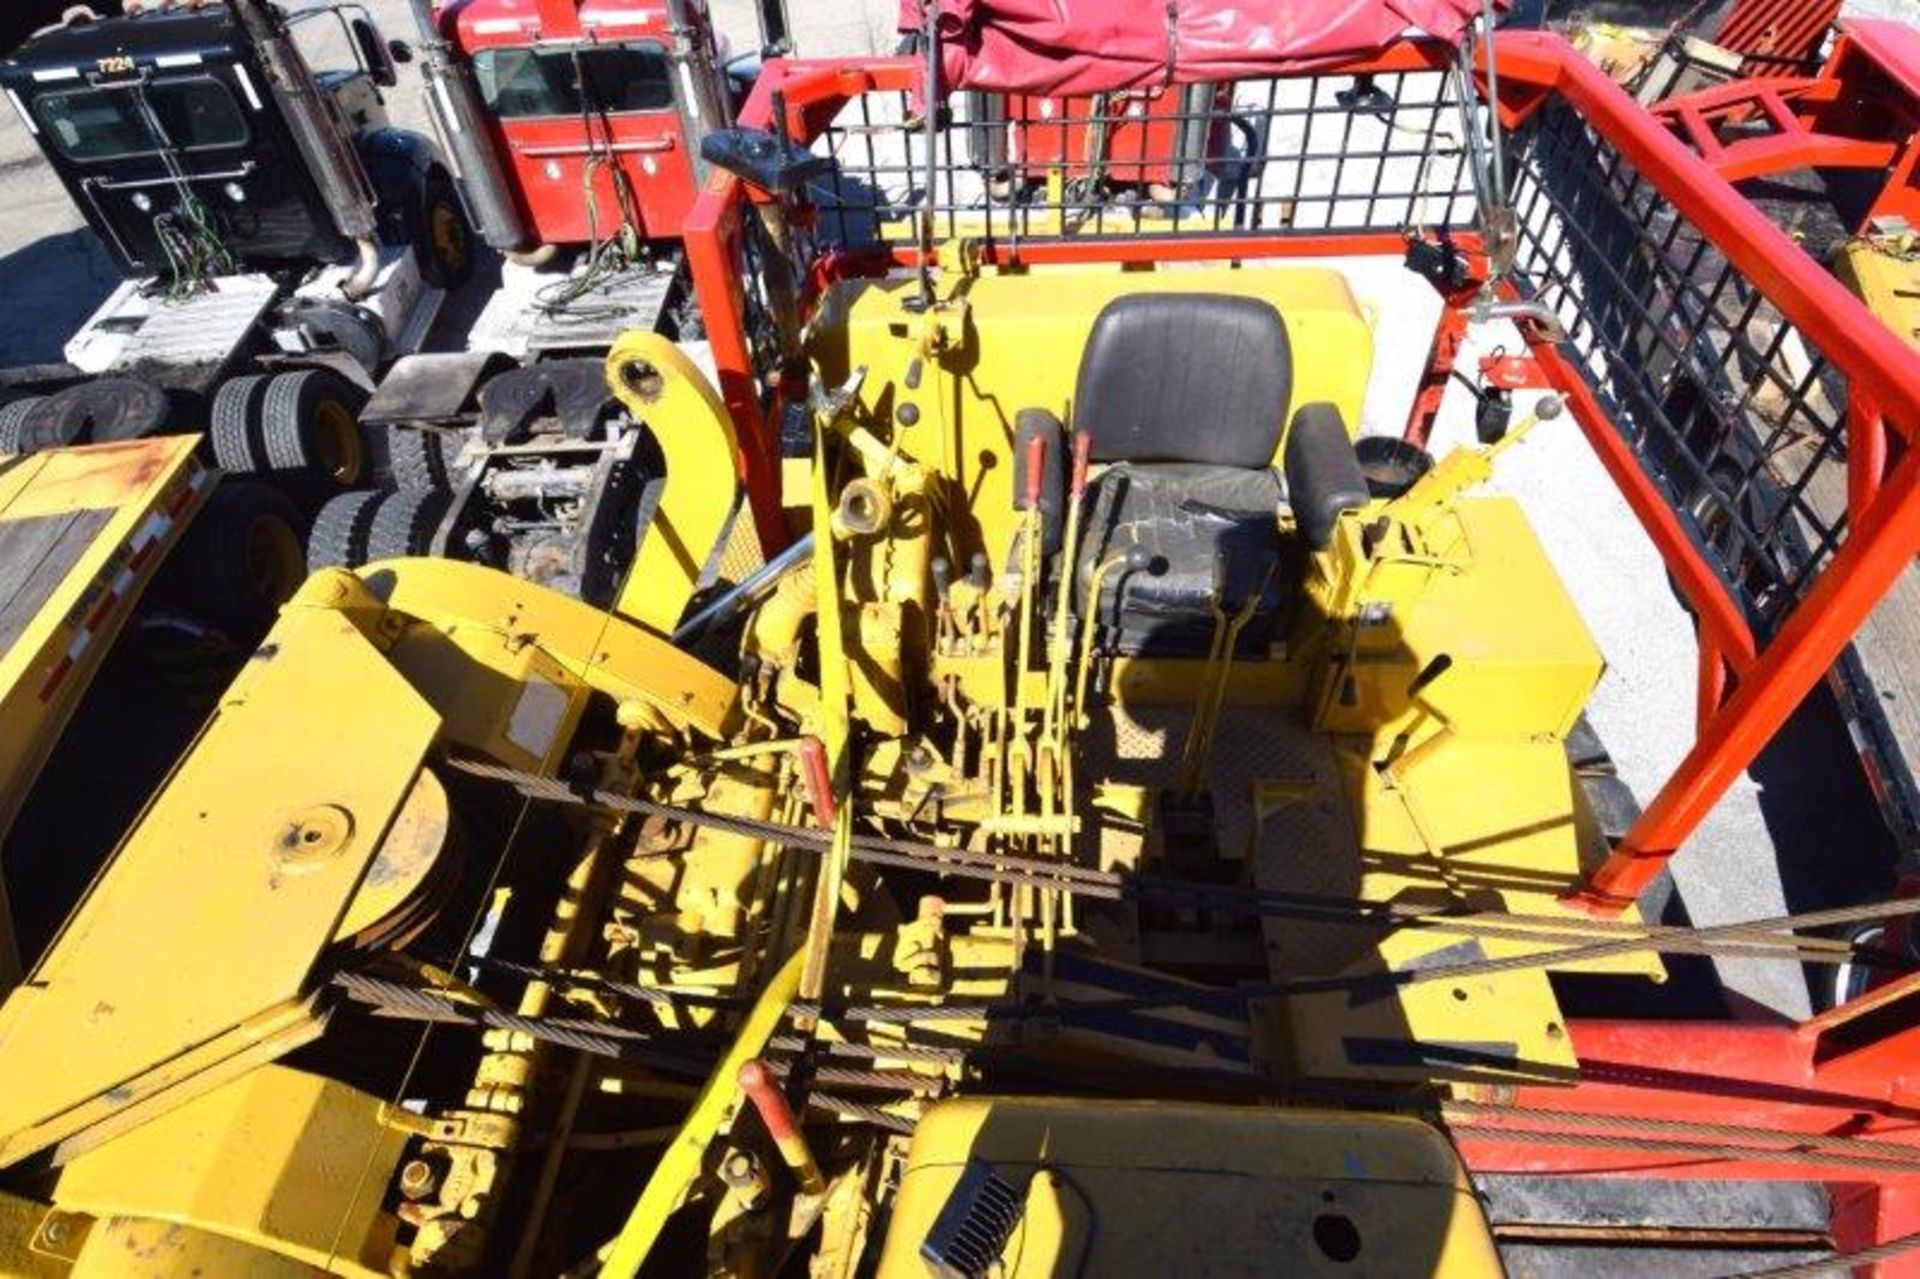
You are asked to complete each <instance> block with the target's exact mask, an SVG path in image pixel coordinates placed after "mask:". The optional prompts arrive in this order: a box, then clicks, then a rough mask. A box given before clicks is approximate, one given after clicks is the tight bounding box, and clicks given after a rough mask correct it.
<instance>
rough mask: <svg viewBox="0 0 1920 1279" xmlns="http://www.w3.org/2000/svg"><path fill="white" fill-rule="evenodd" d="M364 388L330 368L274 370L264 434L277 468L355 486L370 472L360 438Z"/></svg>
mask: <svg viewBox="0 0 1920 1279" xmlns="http://www.w3.org/2000/svg"><path fill="white" fill-rule="evenodd" d="M366 402H367V396H366V392H364V391H362V390H361V389H360V388H359V387H357V386H355V385H354V384H353V383H351V382H349V381H347V380H346V379H345V378H343V377H341V376H340V375H339V374H338V373H332V372H329V371H327V370H326V369H299V370H297V371H295V372H291V373H280V374H276V375H275V376H274V378H273V380H272V381H271V382H269V383H268V384H267V398H266V403H265V405H264V407H263V408H262V410H261V438H262V439H263V440H264V441H265V443H266V449H267V461H268V463H269V464H270V465H271V466H272V468H273V469H274V470H276V471H305V472H307V473H308V474H309V475H311V476H312V477H313V478H315V479H317V480H320V481H321V482H322V483H324V484H327V485H329V486H331V487H334V488H352V487H353V486H354V485H356V484H358V483H360V482H361V481H362V479H363V478H364V477H365V475H366V473H367V448H366V443H365V441H364V440H362V439H361V436H360V410H361V409H362V408H363V407H365V405H366Z"/></svg>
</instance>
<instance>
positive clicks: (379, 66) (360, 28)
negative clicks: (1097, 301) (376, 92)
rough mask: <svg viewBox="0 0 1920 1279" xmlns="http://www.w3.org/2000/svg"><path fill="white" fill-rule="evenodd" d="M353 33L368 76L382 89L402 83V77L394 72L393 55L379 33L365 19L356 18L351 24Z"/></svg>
mask: <svg viewBox="0 0 1920 1279" xmlns="http://www.w3.org/2000/svg"><path fill="white" fill-rule="evenodd" d="M349 25H350V27H351V29H352V31H353V43H354V44H355V45H356V46H358V47H359V50H360V63H361V65H362V66H364V67H366V69H367V74H368V75H371V76H372V77H373V82H374V83H375V84H377V85H379V86H380V87H381V88H382V89H391V88H393V87H394V86H395V85H397V84H399V83H400V75H399V73H398V72H397V71H395V70H394V66H393V62H394V59H393V55H392V54H391V53H389V52H387V46H386V43H385V42H384V41H382V40H381V39H380V33H379V31H377V30H375V29H374V25H373V23H371V22H369V21H367V20H366V19H365V18H355V19H353V21H352V22H351V23H350V24H349Z"/></svg>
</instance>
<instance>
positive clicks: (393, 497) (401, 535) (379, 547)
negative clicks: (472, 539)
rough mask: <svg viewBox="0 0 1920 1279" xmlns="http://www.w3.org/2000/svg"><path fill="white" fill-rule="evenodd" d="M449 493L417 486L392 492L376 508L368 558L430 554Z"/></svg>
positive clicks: (402, 557) (398, 557)
mask: <svg viewBox="0 0 1920 1279" xmlns="http://www.w3.org/2000/svg"><path fill="white" fill-rule="evenodd" d="M448 505H449V500H448V495H447V494H445V493H438V492H428V491H420V490H415V491H413V492H403V493H389V494H387V495H386V497H385V498H383V499H382V500H381V502H380V508H379V509H378V510H377V511H375V512H374V516H373V528H372V529H371V530H370V531H369V532H368V533H367V562H368V563H373V562H375V561H377V560H395V559H405V558H407V557H409V556H415V555H428V554H431V553H432V550H433V535H434V533H435V532H436V531H438V529H439V527H440V521H441V519H442V518H443V517H444V516H445V515H446V513H447V506H448Z"/></svg>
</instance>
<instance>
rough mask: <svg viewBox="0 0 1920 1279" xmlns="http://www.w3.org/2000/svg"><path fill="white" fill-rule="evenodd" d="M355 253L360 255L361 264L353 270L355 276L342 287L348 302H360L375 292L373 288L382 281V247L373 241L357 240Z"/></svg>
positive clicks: (354, 246) (354, 243)
mask: <svg viewBox="0 0 1920 1279" xmlns="http://www.w3.org/2000/svg"><path fill="white" fill-rule="evenodd" d="M353 248H354V252H356V253H358V254H359V255H360V264H359V265H358V266H356V267H354V268H353V274H352V275H350V276H348V277H347V282H346V283H345V284H342V285H341V286H340V292H341V293H343V294H345V295H346V298H347V301H349V302H358V301H360V300H361V299H362V298H365V297H367V296H368V295H370V294H371V293H372V292H373V286H374V285H375V284H376V283H378V282H379V279H380V246H379V245H378V244H375V243H374V242H373V241H372V240H355V241H354V242H353Z"/></svg>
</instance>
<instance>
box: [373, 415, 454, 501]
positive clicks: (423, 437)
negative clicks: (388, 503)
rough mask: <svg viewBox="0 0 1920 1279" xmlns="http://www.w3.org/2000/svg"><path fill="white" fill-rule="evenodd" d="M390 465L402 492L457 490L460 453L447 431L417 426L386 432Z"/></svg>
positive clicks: (394, 481)
mask: <svg viewBox="0 0 1920 1279" xmlns="http://www.w3.org/2000/svg"><path fill="white" fill-rule="evenodd" d="M386 437H387V464H388V465H389V466H390V467H391V468H392V470H393V483H394V487H396V488H398V489H400V490H401V491H402V492H447V491H451V490H452V488H453V460H454V457H455V456H456V450H455V449H454V448H453V447H452V445H451V441H450V440H449V438H448V436H447V435H446V433H445V432H443V431H432V430H426V429H424V428H421V427H415V426H390V427H388V428H387V430H386Z"/></svg>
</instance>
